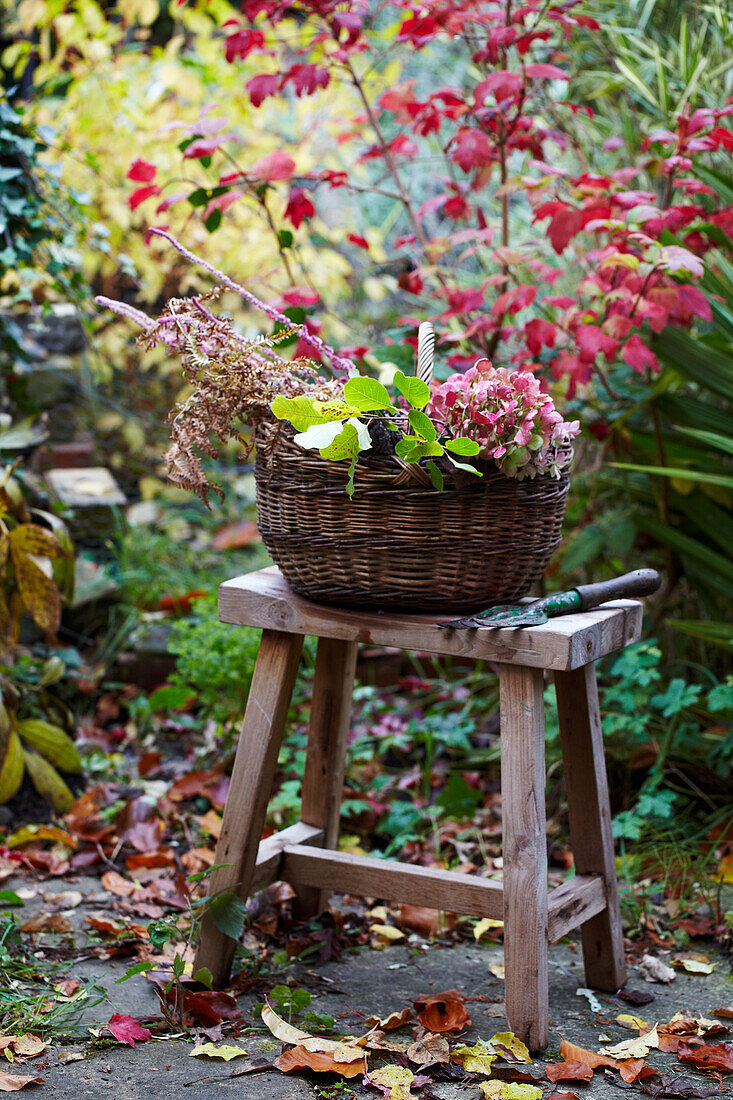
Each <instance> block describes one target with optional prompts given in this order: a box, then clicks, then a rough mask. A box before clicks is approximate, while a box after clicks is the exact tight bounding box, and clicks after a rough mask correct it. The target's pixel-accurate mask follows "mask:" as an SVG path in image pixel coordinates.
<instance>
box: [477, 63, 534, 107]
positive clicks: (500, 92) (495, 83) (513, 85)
mask: <svg viewBox="0 0 733 1100" xmlns="http://www.w3.org/2000/svg"><path fill="white" fill-rule="evenodd" d="M521 87H522V78H521V76H520V75H519V73H511V72H507V71H506V70H504V69H498V70H497V71H496V72H493V73H491V74H490V75H489V76H487V77H485V78H484V79H483V80H481V81H480V82H479V83H478V84H477V85H476V88H475V91H474V93H473V103H474V108H476V109H478V108H479V107H483V105H484V100H485V99H486V96H487V95H488V93H489V92H493V93H494V97H495V99H496V102H497V103H501V102H502V101H503V100H505V99H516V98H517V96H518V95H519V92H520V89H521Z"/></svg>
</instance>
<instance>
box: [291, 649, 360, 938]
mask: <svg viewBox="0 0 733 1100" xmlns="http://www.w3.org/2000/svg"><path fill="white" fill-rule="evenodd" d="M357 649H358V646H357V643H356V642H343V641H338V640H337V639H334V638H319V639H318V652H317V654H316V671H315V677H314V681H313V699H312V701H311V713H310V725H309V729H308V748H307V751H306V757H305V772H304V774H303V801H302V807H301V812H300V820H301V821H303V822H304V823H305V824H306V825H314V826H316V827H317V828H319V829H323V847H324V848H335V847H336V842H337V840H338V828H339V815H340V811H341V793H342V789H343V785H344V764H345V758H346V746H347V742H348V737H349V725H350V720H351V703H352V696H353V691H354V673H355V671H356V654H357ZM295 891H296V907H295V908H296V913H297V915H298V916H299V917H301V918H302V919H306V918H308V917H312V916H315V915H316V914H317V913H320V912H322V911H323V910H324V909H325V908H326V907H327V906H328V900H329V894H330V892H329V891H328V890H321V889H319V888H318V887H315V886H300V887H296V888H295Z"/></svg>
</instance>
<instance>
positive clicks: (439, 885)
mask: <svg viewBox="0 0 733 1100" xmlns="http://www.w3.org/2000/svg"><path fill="white" fill-rule="evenodd" d="M321 836H322V833H321V831H320V830H319V829H314V828H312V827H311V826H310V825H304V824H303V822H298V824H297V825H291V826H290V828H289V829H283V831H282V832H280V833H275V835H274V836H271V837H268V838H267V839H266V840H263V841H261V842H260V850H259V855H258V856H257V866H256V871H255V877H254V880H253V885H252V889H253V890H261V889H262V888H263V887H264V886H269V884H270V883H271V882H276V881H279V880H283V881H285V882H288V883H290V885H291V886H315V887H319V888H320V889H325V890H331V889H333V888H334V886H336V885H338V889H339V892H340V893H344V894H358V895H359V896H361V897H375V898H384V899H385V900H387V901H392V902H405V903H406V904H408V905H424V906H426V907H427V908H429V909H443V910H445V911H447V912H451V913H467V914H469V915H470V916H474V917H491V918H492V919H493V920H501V919H502V918H503V915H504V891H503V888H502V885H501V883H500V882H498V881H496V880H491V879H485V878H480V877H478V876H477V875H465V874H460V873H459V872H456V871H443V870H441V869H439V868H435V867H420V866H417V865H416V864H414V863H400V862H399V861H398V860H384V859H374V858H372V857H371V856H357V855H352V854H351V853H350V852H336V851H331V850H329V849H324V848H317V847H314V846H313V844H314V843H317V842H318V841H319V839H321ZM301 837H302V838H303V839H306V838H307V839H308V840H310V841H311V842H313V843H311V844H307V843H306V844H304V843H300V842H299V838H301ZM547 908H548V936H549V940H550V942H551V943H554V942H556V941H557V940H559V939H561V937H562V936H565V935H567V934H568V932H571V931H572V930H573V929H574V928H579V927H580V925H581V924H584V923H585V922H586V921H587V920H589V919H590V918H591V917H594V916H596V915H597V914H598V913H601V912H602V911H603V910H604V909H605V908H606V887H605V884H604V881H603V878H602V877H601V876H600V875H577V876H576V877H575V878H572V879H569V880H568V881H567V882H564V883H563V884H562V885H561V886H557V887H556V888H555V889H554V890H551V891H550V892H549V894H548V898H547Z"/></svg>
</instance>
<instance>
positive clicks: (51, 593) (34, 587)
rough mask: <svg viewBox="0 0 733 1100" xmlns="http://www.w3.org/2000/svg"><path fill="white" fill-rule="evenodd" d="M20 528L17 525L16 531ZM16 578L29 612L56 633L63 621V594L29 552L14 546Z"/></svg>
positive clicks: (46, 630) (47, 629)
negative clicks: (29, 555)
mask: <svg viewBox="0 0 733 1100" xmlns="http://www.w3.org/2000/svg"><path fill="white" fill-rule="evenodd" d="M17 530H19V528H17V527H16V531H17ZM12 549H13V564H14V565H15V580H16V583H17V585H18V591H19V592H20V598H21V599H22V601H23V604H24V605H25V608H26V610H27V611H28V614H29V615H30V616H31V618H32V619H33V621H34V622H35V623H36V625H37V626H39V627H40V628H41V630H43V631H44V633H46V634H49V635H55V634H56V633H57V631H58V628H59V625H60V623H61V596H60V594H59V590H58V588H57V587H56V585H55V584H54V582H53V580H52V579H51V577H47V576H46V574H45V573H44V572H43V570H42V569H41V567H40V566H39V565H37V564H36V563H35V561H33V559H32V558H29V557H28V555H27V554H25V553H22V552H21V551H19V550H16V549H15V546H13V548H12Z"/></svg>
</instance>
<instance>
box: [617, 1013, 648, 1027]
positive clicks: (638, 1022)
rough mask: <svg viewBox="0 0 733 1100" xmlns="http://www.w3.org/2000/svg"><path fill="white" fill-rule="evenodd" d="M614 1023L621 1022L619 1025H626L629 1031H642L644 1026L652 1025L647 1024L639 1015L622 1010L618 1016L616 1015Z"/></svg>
mask: <svg viewBox="0 0 733 1100" xmlns="http://www.w3.org/2000/svg"><path fill="white" fill-rule="evenodd" d="M616 1023H617V1024H621V1027H626V1028H628V1029H629V1030H630V1031H643V1030H644V1029H646V1028H650V1027H651V1026H652V1025H651V1024H648V1023H647V1022H646V1020H642V1019H641V1018H640V1017H639V1016H630V1015H629V1014H628V1013H626V1012H622V1013H621V1015H620V1016H617V1017H616Z"/></svg>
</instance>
